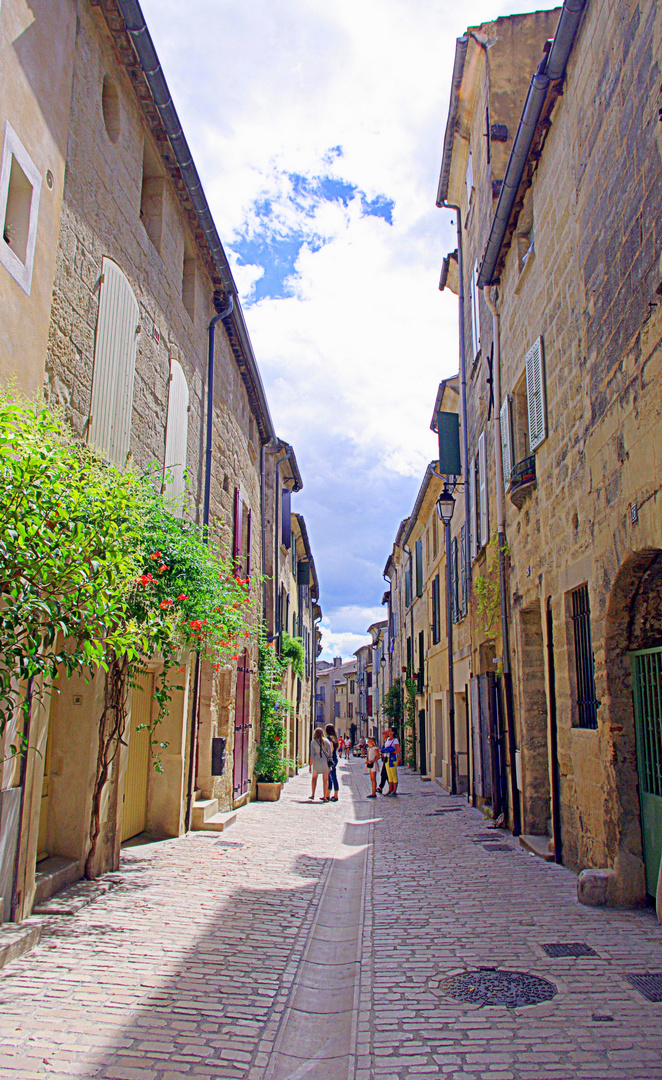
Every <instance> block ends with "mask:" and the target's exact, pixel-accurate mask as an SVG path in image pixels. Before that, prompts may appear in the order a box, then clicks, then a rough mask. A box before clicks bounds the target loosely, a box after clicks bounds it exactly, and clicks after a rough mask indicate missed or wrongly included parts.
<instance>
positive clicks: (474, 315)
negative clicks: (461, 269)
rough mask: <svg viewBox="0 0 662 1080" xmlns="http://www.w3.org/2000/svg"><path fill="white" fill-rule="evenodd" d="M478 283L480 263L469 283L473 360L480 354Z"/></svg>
mask: <svg viewBox="0 0 662 1080" xmlns="http://www.w3.org/2000/svg"><path fill="white" fill-rule="evenodd" d="M477 282H478V262H477V261H476V262H475V263H474V265H473V270H472V271H471V281H470V282H469V294H470V300H471V305H470V306H471V342H472V347H473V359H474V361H475V360H477V359H478V354H479V353H480V289H479V288H478V285H477Z"/></svg>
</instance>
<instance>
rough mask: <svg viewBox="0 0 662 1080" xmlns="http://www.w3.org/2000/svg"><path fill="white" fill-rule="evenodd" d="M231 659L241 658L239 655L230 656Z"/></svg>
mask: <svg viewBox="0 0 662 1080" xmlns="http://www.w3.org/2000/svg"><path fill="white" fill-rule="evenodd" d="M230 659H231V660H238V659H239V657H238V656H231V657H230Z"/></svg>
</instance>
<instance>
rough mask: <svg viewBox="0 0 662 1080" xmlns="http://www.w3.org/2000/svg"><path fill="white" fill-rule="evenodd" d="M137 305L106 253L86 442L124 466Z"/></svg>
mask: <svg viewBox="0 0 662 1080" xmlns="http://www.w3.org/2000/svg"><path fill="white" fill-rule="evenodd" d="M138 318H139V308H138V302H137V300H136V298H135V296H134V295H133V290H132V289H131V286H130V285H129V282H128V281H127V279H126V278H125V276H124V274H123V273H122V271H121V270H120V268H119V266H118V265H117V263H114V262H113V261H112V259H106V258H104V260H103V263H102V281H101V288H100V290H99V314H98V317H97V334H96V341H95V345H94V374H93V376H92V404H91V407H90V424H89V434H88V442H89V443H90V445H91V446H93V447H94V448H95V449H96V450H98V451H99V452H100V453H101V454H103V456H104V457H105V458H107V459H108V461H110V462H112V463H113V465H117V466H118V467H119V468H121V469H122V468H124V466H125V464H126V459H127V456H128V453H129V447H130V441H131V416H132V412H133V378H134V374H135V368H136V338H137V329H138Z"/></svg>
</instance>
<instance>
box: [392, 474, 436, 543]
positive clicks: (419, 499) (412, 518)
mask: <svg viewBox="0 0 662 1080" xmlns="http://www.w3.org/2000/svg"><path fill="white" fill-rule="evenodd" d="M437 464H438V462H437V461H431V462H430V464H429V465H428V466H427V468H426V470H425V476H424V477H423V482H422V483H421V486H420V488H419V489H418V495H417V496H416V502H415V503H414V506H413V509H412V512H411V514H410V515H409V519H408V522H407V526H406V528H405V530H404V533H403V536H402V541H401V546H402V547H403V548H404V546H405V544H406V543H407V541H408V540H409V537H410V536H411V534H412V532H413V531H414V527H415V525H416V522H417V520H418V515H419V513H420V510H421V507H422V505H423V500H424V499H425V496H426V494H427V491H428V488H429V486H430V481H431V480H432V477H433V476H436V475H437V474H436V472H435V469H436V466H437Z"/></svg>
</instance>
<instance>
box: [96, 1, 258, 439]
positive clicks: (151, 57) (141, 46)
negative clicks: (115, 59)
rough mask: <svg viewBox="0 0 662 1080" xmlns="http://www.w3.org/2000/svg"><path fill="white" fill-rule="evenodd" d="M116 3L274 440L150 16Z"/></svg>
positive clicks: (244, 370)
mask: <svg viewBox="0 0 662 1080" xmlns="http://www.w3.org/2000/svg"><path fill="white" fill-rule="evenodd" d="M115 3H116V5H117V9H118V10H119V12H120V13H121V15H122V18H123V19H124V24H125V28H126V32H127V34H128V35H129V38H130V40H131V42H132V44H133V48H134V51H135V53H136V56H137V57H138V61H139V63H140V67H141V68H142V71H143V74H144V76H145V79H146V81H147V84H148V86H149V89H150V92H151V95H152V98H153V99H154V104H155V106H156V108H157V110H158V113H159V116H160V118H161V123H162V124H163V127H164V129H165V132H166V135H167V136H168V141H169V142H170V145H171V147H172V150H173V153H174V155H175V158H176V160H177V165H178V168H179V170H180V172H181V176H182V180H183V181H184V184H185V185H186V189H187V192H188V195H189V197H190V199H191V202H192V204H193V207H194V209H195V213H196V215H197V218H198V221H199V223H200V228H201V230H202V232H203V234H204V237H205V241H206V243H207V246H208V248H209V251H210V254H211V256H212V259H213V262H214V266H215V268H216V271H217V273H218V276H219V279H220V281H221V284H222V287H223V290H224V292H225V293H226V296H227V297H233V298H234V301H235V303H234V310H233V312H232V314H231V316H228V322H229V325H228V324H227V323H224V325H225V328H226V332H228V338H229V339H230V344H231V346H232V350H233V353H234V355H235V360H236V361H237V366H238V367H239V370H240V372H241V374H242V377H244V381H245V382H246V386H247V390H248V392H249V397H250V398H251V404H252V405H253V406H254V407H255V408H256V411H258V413H259V415H258V420H261V421H262V423H261V424H260V427H261V431H260V435H261V437H262V440H263V441H264V442H268V441H269V439H272V438H275V435H276V433H275V429H274V425H273V421H272V419H271V413H270V412H269V405H268V403H267V397H266V394H265V390H264V386H263V383H262V378H261V376H260V372H259V369H258V366H257V361H256V359H255V354H254V353H253V347H252V345H251V341H250V338H249V335H248V328H247V326H246V322H245V320H244V315H243V312H242V310H241V305H240V303H239V298H238V294H237V286H236V284H235V281H234V278H233V276H232V271H231V269H230V264H229V262H228V259H227V256H226V254H225V251H224V249H223V245H222V243H221V240H220V237H219V235H218V232H217V230H216V226H215V224H214V219H213V217H212V215H211V211H210V209H209V205H208V203H207V200H206V198H205V193H204V190H203V187H202V181H201V180H200V177H199V175H198V171H197V169H196V167H195V164H194V162H193V155H192V154H191V150H190V148H189V145H188V143H187V141H186V138H185V136H184V132H183V131H182V126H181V123H180V120H179V117H178V115H177V110H176V109H175V106H174V104H173V101H172V97H171V96H170V90H169V89H168V84H167V82H166V80H165V76H164V74H163V69H162V67H161V64H160V61H159V58H158V56H157V53H156V49H155V48H154V43H153V41H152V38H151V36H150V33H149V30H148V29H147V24H146V22H145V17H144V15H143V13H142V10H141V7H140V4H139V3H138V2H137V0H115ZM242 361H243V363H242Z"/></svg>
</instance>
